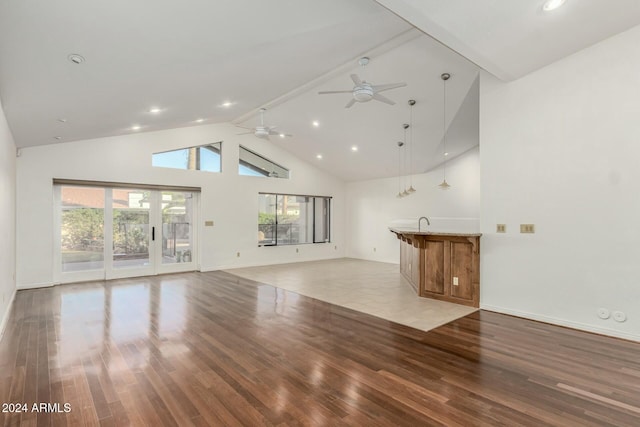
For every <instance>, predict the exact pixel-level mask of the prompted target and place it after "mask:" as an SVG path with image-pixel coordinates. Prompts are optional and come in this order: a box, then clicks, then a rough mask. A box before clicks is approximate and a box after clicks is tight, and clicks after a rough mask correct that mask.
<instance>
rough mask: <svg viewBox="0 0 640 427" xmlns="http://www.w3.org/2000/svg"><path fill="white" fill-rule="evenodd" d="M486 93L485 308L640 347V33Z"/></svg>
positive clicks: (490, 84)
mask: <svg viewBox="0 0 640 427" xmlns="http://www.w3.org/2000/svg"><path fill="white" fill-rule="evenodd" d="M480 86H481V93H480V147H481V148H480V159H481V164H482V171H481V173H482V175H481V177H482V179H481V183H482V187H481V193H482V202H481V203H482V204H481V218H482V223H481V228H482V232H483V233H484V234H483V237H482V256H481V269H480V270H481V306H482V307H484V308H489V309H493V310H497V311H501V312H505V313H512V314H516V315H521V316H524V317H530V318H533V319H539V320H543V321H547V322H552V323H557V324H561V325H567V326H572V327H575V328H580V329H585V330H591V331H596V332H602V333H605V334H609V335H615V336H621V337H626V338H631V339H636V340H639V339H640V244H639V243H640V167H639V166H640V102H639V100H638V98H639V96H638V95H639V94H640V27H636V28H633V29H631V30H629V31H627V32H625V33H623V34H620V35H618V36H615V37H613V38H611V39H608V40H605V41H603V42H601V43H599V44H597V45H595V46H592V47H590V48H588V49H585V50H583V51H581V52H579V53H577V54H575V55H573V56H570V57H568V58H565V59H563V60H561V61H559V62H557V63H554V64H552V65H550V66H548V67H546V68H544V69H542V70H539V71H537V72H535V73H533V74H530V75H528V76H526V77H524V78H521V79H520V80H517V81H515V82H511V83H507V84H505V83H501V82H498V81H496V80H495V79H494V78H492V77H490V76H489V75H487V74H483V75H482V80H481V85H480ZM496 223H506V224H507V227H508V228H507V230H508V232H507V234H504V235H497V234H495V226H496ZM520 223H535V225H536V233H535V234H533V235H520V234H518V229H519V224H520ZM599 307H603V308H607V309H609V310H611V311H614V310H620V311H623V312H625V313H626V314H627V316H628V320H627V321H626V322H625V323H618V322H616V321H614V320H613V319H611V318H610V319H608V320H601V319H599V318H598V317H597V315H596V310H597V309H598V308H599Z"/></svg>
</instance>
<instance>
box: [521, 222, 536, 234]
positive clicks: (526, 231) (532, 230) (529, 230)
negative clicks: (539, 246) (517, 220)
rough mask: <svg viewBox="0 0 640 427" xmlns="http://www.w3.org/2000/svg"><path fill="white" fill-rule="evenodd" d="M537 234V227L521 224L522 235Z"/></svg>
mask: <svg viewBox="0 0 640 427" xmlns="http://www.w3.org/2000/svg"><path fill="white" fill-rule="evenodd" d="M535 232H536V226H535V225H534V224H520V233H523V234H533V233H535Z"/></svg>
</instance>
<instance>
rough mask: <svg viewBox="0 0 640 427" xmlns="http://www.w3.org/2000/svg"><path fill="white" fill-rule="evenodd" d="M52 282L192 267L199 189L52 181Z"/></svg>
mask: <svg viewBox="0 0 640 427" xmlns="http://www.w3.org/2000/svg"><path fill="white" fill-rule="evenodd" d="M54 190H55V191H54V193H55V198H56V202H57V203H56V216H55V218H56V240H57V241H56V254H55V257H54V258H55V263H56V265H57V268H56V275H57V281H59V282H61V283H68V282H77V281H86V280H102V279H115V278H123V277H136V276H149V275H154V274H160V273H173V272H180V271H192V270H196V269H197V264H196V261H197V256H196V255H197V254H196V247H197V246H196V234H197V233H196V230H195V224H197V221H196V213H197V210H198V209H197V204H198V201H199V193H198V192H195V191H182V190H172V189H166V190H163V189H149V188H136V187H135V186H131V187H120V186H118V187H95V186H82V185H56V186H55V187H54Z"/></svg>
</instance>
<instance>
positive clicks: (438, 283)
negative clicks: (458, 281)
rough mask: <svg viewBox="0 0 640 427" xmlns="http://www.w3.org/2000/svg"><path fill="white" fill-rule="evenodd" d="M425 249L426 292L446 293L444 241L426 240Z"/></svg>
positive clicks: (424, 275)
mask: <svg viewBox="0 0 640 427" xmlns="http://www.w3.org/2000/svg"><path fill="white" fill-rule="evenodd" d="M425 246H426V247H425V248H424V249H423V251H422V252H423V259H424V263H423V265H424V273H423V277H424V286H423V289H424V291H425V292H431V293H434V294H440V295H444V290H445V289H444V284H445V282H444V276H445V272H444V267H445V262H444V258H445V256H444V255H445V250H444V249H445V248H444V246H445V245H444V242H426V245H425Z"/></svg>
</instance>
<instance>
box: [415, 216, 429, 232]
mask: <svg viewBox="0 0 640 427" xmlns="http://www.w3.org/2000/svg"><path fill="white" fill-rule="evenodd" d="M423 219H426V220H427V225H431V222H429V218H427V217H426V216H421V217H420V218H419V219H418V233H419V232H420V223H421V222H422V220H423Z"/></svg>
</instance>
